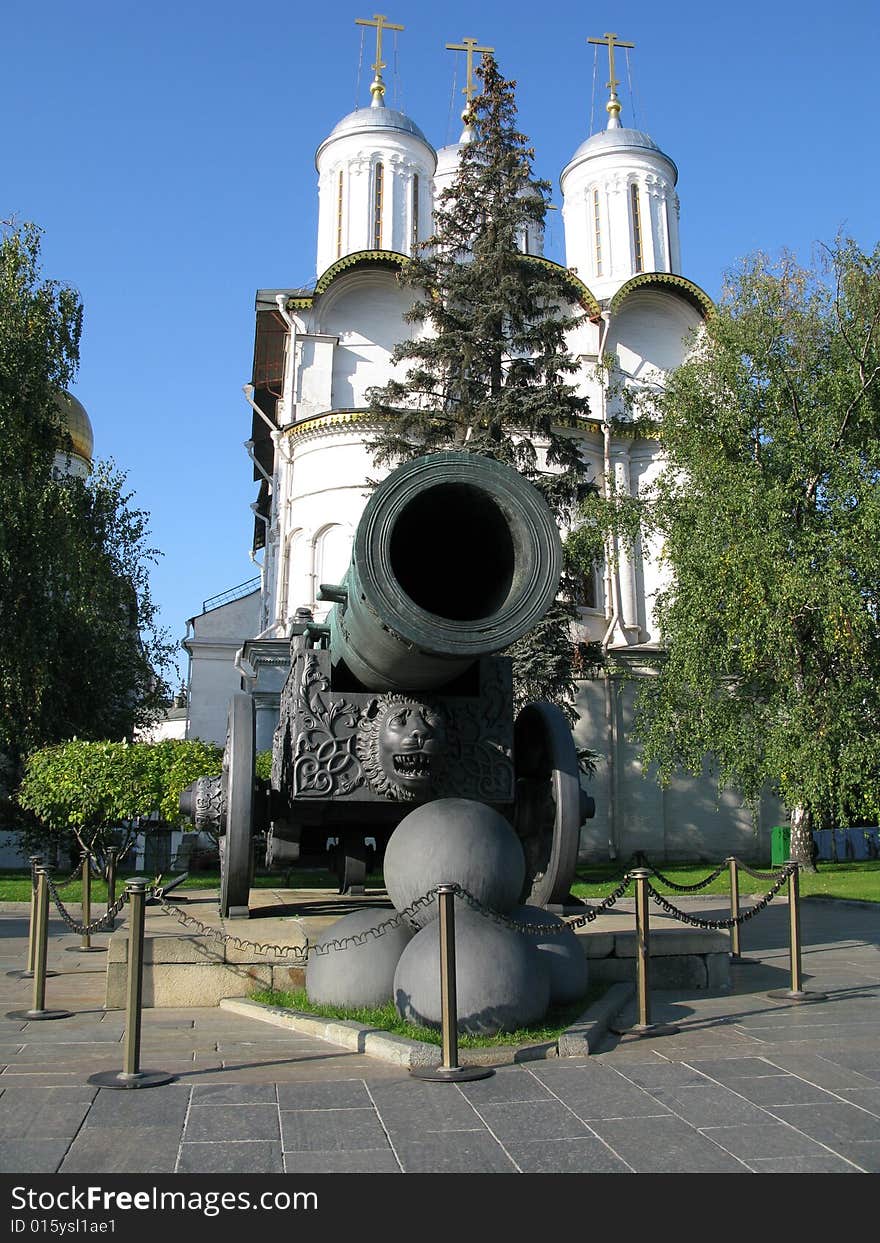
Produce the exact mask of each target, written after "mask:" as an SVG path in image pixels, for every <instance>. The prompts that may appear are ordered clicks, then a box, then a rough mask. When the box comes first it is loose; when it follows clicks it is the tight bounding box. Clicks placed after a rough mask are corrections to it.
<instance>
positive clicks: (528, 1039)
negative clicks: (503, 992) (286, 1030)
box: [251, 980, 610, 1049]
mask: <svg viewBox="0 0 880 1243" xmlns="http://www.w3.org/2000/svg"><path fill="white" fill-rule="evenodd" d="M609 987H610V984H609V983H608V982H607V981H605V980H600V981H597V982H596V983H595V984H593V985H591V986H590V988H589V989H588V990H587V992H586V994H585V995H584V997H583V998H582V999H581V1000H580V1001H577V1002H573V1003H572V1004H571V1005H567V1006H551V1007H550V1009H549V1010H548V1011H547V1015H546V1017H545V1019H544V1022H543V1023H542V1024H541V1025H540V1026H536V1027H523V1028H520V1029H519V1030H518V1031H515V1032H500V1033H499V1034H498V1035H497V1036H471V1035H468V1034H467V1033H465V1032H462V1033H460V1035H459V1037H458V1043H459V1046H460V1047H461V1048H464V1049H487V1048H497V1047H499V1046H506V1045H520V1044H549V1043H551V1042H552V1041H554V1040H558V1039H559V1037H560V1036H561V1035H562V1033H563V1032H564V1031H566V1030H567V1029H568V1028H569V1027H571V1025H572V1023H574V1022H576V1020H577V1019H579V1018H580V1016H581V1015H582V1014H583V1012H584V1011H585V1010H586V1009H587V1008H588V1007H589V1006H591V1005H593V1003H594V1002H596V1001H598V999H599V998H600V997H602V996H603V995H604V994H605V992H606V991H607V990H608V988H609ZM251 999H252V1000H253V1001H262V1002H265V1003H266V1004H267V1005H270V1006H279V1007H281V1008H282V1009H284V1010H297V1011H300V1012H302V1013H304V1014H314V1015H317V1016H318V1017H319V1018H323V1019H353V1020H354V1021H355V1022H356V1023H362V1024H363V1025H364V1026H365V1027H373V1028H377V1029H378V1030H379V1031H387V1032H391V1033H393V1034H394V1035H396V1036H406V1037H407V1038H408V1039H409V1040H423V1041H425V1042H426V1043H427V1044H436V1045H439V1044H440V1043H441V1036H440V1032H439V1031H435V1030H434V1029H433V1028H431V1027H418V1026H416V1025H415V1024H413V1023H407V1022H406V1020H405V1019H402V1018H401V1017H400V1015H399V1014H398V1013H397V1009H396V1007H395V1005H394V1002H393V1001H389V1002H388V1004H387V1005H384V1006H378V1007H375V1008H369V1009H368V1008H364V1007H355V1006H319V1005H315V1004H314V1003H313V1002H311V1001H309V999H308V996H307V995H306V990H305V989H304V988H298V989H294V990H293V991H292V992H274V991H273V990H272V989H261V990H260V991H259V992H256V993H251Z"/></svg>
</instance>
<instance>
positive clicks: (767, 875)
mask: <svg viewBox="0 0 880 1243" xmlns="http://www.w3.org/2000/svg"><path fill="white" fill-rule="evenodd" d="M736 866H737V867H738V868H739V870H740V871H741V872H746V873H748V875H749V876H754V878H755V880H775V879H776V877H777V876H787V875H788V872H787V871H786V870H785V868H783V870H782V872H756V871H755V870H754V868H750V867H749V866H748V865H747V864H745V863H740V861H739V859H737V861H736Z"/></svg>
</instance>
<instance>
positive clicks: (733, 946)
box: [727, 855, 740, 958]
mask: <svg viewBox="0 0 880 1243" xmlns="http://www.w3.org/2000/svg"><path fill="white" fill-rule="evenodd" d="M727 866H728V868H729V869H730V918H731V919H733V920H738V919H739V872H738V871H737V866H736V859H735V858H734V856H733V855H730V856H729V857H728V860H727ZM730 956H731V958H739V956H740V946H739V924H738V923H734V924H733V926H732V927H731V929H730Z"/></svg>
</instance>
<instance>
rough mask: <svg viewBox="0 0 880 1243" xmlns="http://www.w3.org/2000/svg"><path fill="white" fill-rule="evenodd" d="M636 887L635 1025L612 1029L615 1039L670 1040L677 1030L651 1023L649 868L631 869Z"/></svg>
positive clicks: (669, 1024) (663, 1024) (668, 1025)
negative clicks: (654, 1037)
mask: <svg viewBox="0 0 880 1243" xmlns="http://www.w3.org/2000/svg"><path fill="white" fill-rule="evenodd" d="M629 875H630V877H631V878H632V879H633V880H634V881H635V883H636V912H635V913H636V998H637V1003H638V1022H637V1023H635V1025H634V1026H632V1027H628V1028H620V1027H613V1028H611V1029H610V1030H611V1031H613V1032H615V1033H616V1034H617V1035H618V1036H671V1035H674V1034H675V1033H676V1032H678V1031H679V1030H680V1028H678V1027H675V1026H674V1025H673V1024H671V1023H652V1022H651V989H650V982H649V962H650V959H651V929H650V921H649V918H648V878H649V877H650V875H651V871H650V869H649V868H633V869H632V871H631V872H630V873H629Z"/></svg>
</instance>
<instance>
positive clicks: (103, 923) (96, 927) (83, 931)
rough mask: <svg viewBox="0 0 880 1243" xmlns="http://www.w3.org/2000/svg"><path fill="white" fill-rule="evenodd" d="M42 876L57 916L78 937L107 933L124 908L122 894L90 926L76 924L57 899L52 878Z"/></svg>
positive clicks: (124, 899) (56, 888) (46, 874)
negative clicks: (44, 878) (77, 934)
mask: <svg viewBox="0 0 880 1243" xmlns="http://www.w3.org/2000/svg"><path fill="white" fill-rule="evenodd" d="M44 875H45V877H46V884H47V887H48V889H49V893H50V895H51V897H52V901H53V902H54V903H55V906H56V907H57V908H58V914H59V915H60V916H61V918H62V919H63V920H64V922H65V923H66V924H67V926H68V928H69V929H70V931H71V932H77V933H79V935H80V936H91V934H92V933H93V932H107V931H109V930H110V928H111V927H112V921H113V920H114V919H115V918H116V916H117V915H118V914H119V912H120V911H121V910H122V908H123V907H124V906H125V903H126V895H125V893H123V894H122V897H120V898H118V899H117V901H116V902H114V903H113V905H112V906H108V907H107V910H106V911H105V912H104V914H103V915H99V916H98V918H97V919H93V920H92V922H91V923H90V924H78V923H77V922H76V920H75V919H74V918H73V916H72V915H71V914H70V912H69V911H68V910H67V908H66V907H65V905H64V903H63V902H62V901H61V899H60V898H59V897H58V886H57V885H56V884H55V882H54V881H53V880H52V877H51V876H50V875H49V873H48V872H46V873H44Z"/></svg>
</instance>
